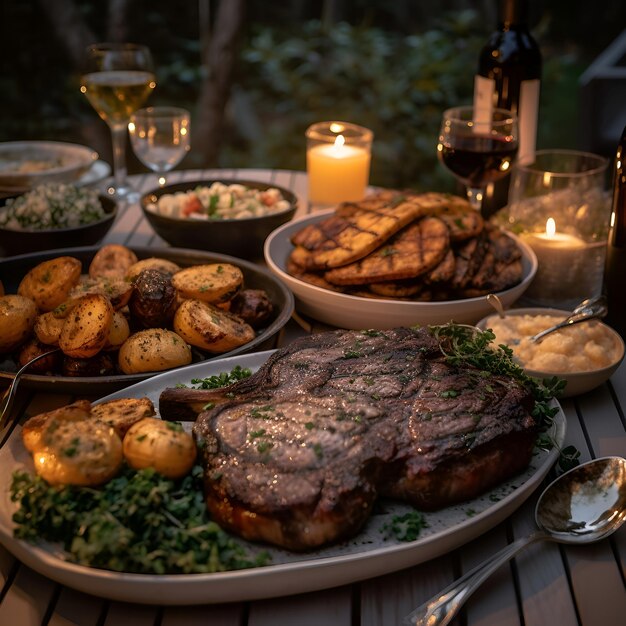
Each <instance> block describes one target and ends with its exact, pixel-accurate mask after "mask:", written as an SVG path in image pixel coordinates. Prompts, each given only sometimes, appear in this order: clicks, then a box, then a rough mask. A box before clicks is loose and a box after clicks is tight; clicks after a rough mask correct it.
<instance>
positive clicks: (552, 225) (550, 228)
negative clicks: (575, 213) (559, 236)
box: [546, 217, 556, 237]
mask: <svg viewBox="0 0 626 626" xmlns="http://www.w3.org/2000/svg"><path fill="white" fill-rule="evenodd" d="M555 234H556V222H555V221H554V219H553V218H551V217H549V218H548V220H547V221H546V235H547V236H548V237H554V235H555Z"/></svg>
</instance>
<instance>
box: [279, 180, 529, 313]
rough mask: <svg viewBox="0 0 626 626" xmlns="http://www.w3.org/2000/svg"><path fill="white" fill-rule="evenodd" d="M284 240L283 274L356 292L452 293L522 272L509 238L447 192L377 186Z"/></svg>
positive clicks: (498, 284)
mask: <svg viewBox="0 0 626 626" xmlns="http://www.w3.org/2000/svg"><path fill="white" fill-rule="evenodd" d="M291 242H292V244H293V245H294V249H293V251H292V252H291V254H290V256H289V259H288V261H287V272H288V273H289V274H291V275H292V276H295V277H297V278H299V279H300V280H303V281H305V282H308V283H311V284H313V285H317V286H319V287H324V288H326V289H331V290H333V291H339V292H344V293H350V294H353V295H358V296H363V297H374V298H394V299H398V298H399V299H403V300H421V301H439V300H455V299H460V298H470V297H475V296H479V295H484V294H487V293H492V292H497V291H502V290H503V289H507V288H509V287H512V286H514V285H516V284H517V283H519V282H520V281H521V279H522V260H521V256H522V255H521V251H520V249H519V247H518V246H517V244H516V243H515V241H514V239H512V238H511V237H509V236H508V235H506V234H505V233H504V232H503V231H502V230H500V229H499V228H497V227H496V226H493V225H492V224H489V223H487V222H485V221H484V220H483V219H482V217H481V216H480V213H478V212H477V211H475V210H474V209H472V207H471V206H470V204H469V203H468V202H467V200H465V199H463V198H460V197H458V196H452V195H448V194H440V193H422V194H418V193H413V192H398V191H390V190H385V191H380V192H378V193H376V194H374V195H371V196H368V197H367V198H366V199H364V200H362V201H361V202H346V203H343V204H341V205H339V206H338V207H337V209H336V211H335V212H334V213H333V214H332V215H330V216H329V217H327V218H324V219H323V220H321V221H319V222H316V223H314V224H309V225H307V226H305V227H304V228H302V230H300V231H298V232H297V233H296V234H295V235H294V236H293V237H292V238H291Z"/></svg>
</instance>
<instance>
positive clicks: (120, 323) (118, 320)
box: [103, 311, 130, 350]
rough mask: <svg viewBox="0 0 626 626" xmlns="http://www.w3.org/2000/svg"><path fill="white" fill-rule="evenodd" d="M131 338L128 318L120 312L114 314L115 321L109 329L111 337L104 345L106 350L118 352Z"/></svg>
mask: <svg viewBox="0 0 626 626" xmlns="http://www.w3.org/2000/svg"><path fill="white" fill-rule="evenodd" d="M129 337H130V326H129V325H128V320H127V319H126V316H125V315H124V314H123V313H121V312H120V311H114V312H113V320H112V321H111V328H110V329H109V336H108V337H107V340H106V343H105V344H104V348H103V349H104V350H118V349H119V347H120V346H121V345H122V344H123V343H124V342H125V341H126V340H127V339H128V338H129Z"/></svg>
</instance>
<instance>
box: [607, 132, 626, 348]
mask: <svg viewBox="0 0 626 626" xmlns="http://www.w3.org/2000/svg"><path fill="white" fill-rule="evenodd" d="M625 159H626V128H624V130H623V131H622V137H621V139H620V141H619V144H618V146H617V153H616V155H615V163H614V172H613V205H612V211H611V226H610V229H609V239H608V242H607V248H606V266H605V269H604V293H605V294H606V296H607V300H608V306H609V312H608V315H607V317H606V320H605V321H606V322H607V324H609V325H610V326H612V327H613V328H614V329H615V330H616V331H617V332H618V333H619V334H620V335H621V336H622V338H624V339H626V167H625V163H624V160H625Z"/></svg>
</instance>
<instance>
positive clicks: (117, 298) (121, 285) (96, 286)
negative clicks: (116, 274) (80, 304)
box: [55, 276, 133, 317]
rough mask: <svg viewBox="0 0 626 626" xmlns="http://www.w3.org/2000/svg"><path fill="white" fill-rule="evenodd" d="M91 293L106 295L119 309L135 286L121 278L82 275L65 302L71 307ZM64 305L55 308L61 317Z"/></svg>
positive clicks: (127, 299) (123, 305)
mask: <svg viewBox="0 0 626 626" xmlns="http://www.w3.org/2000/svg"><path fill="white" fill-rule="evenodd" d="M91 293H99V294H100V295H102V296H105V297H106V298H108V300H109V301H110V302H111V305H112V306H113V308H114V309H115V310H116V311H119V310H120V309H121V308H123V307H125V306H126V305H127V304H128V301H129V300H130V297H131V296H132V293H133V286H132V285H131V284H130V283H129V282H127V281H125V280H123V279H120V278H107V277H106V276H101V277H99V278H90V277H88V276H86V277H81V280H80V281H79V282H78V284H77V285H76V286H75V287H74V288H73V289H72V290H71V291H70V297H69V299H68V301H67V302H65V303H64V304H65V306H66V307H69V308H70V309H71V307H72V306H73V303H75V301H76V300H77V299H78V298H82V296H86V295H88V294H91ZM62 307H63V305H61V307H57V309H55V315H58V316H59V317H63V316H64V311H62Z"/></svg>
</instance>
